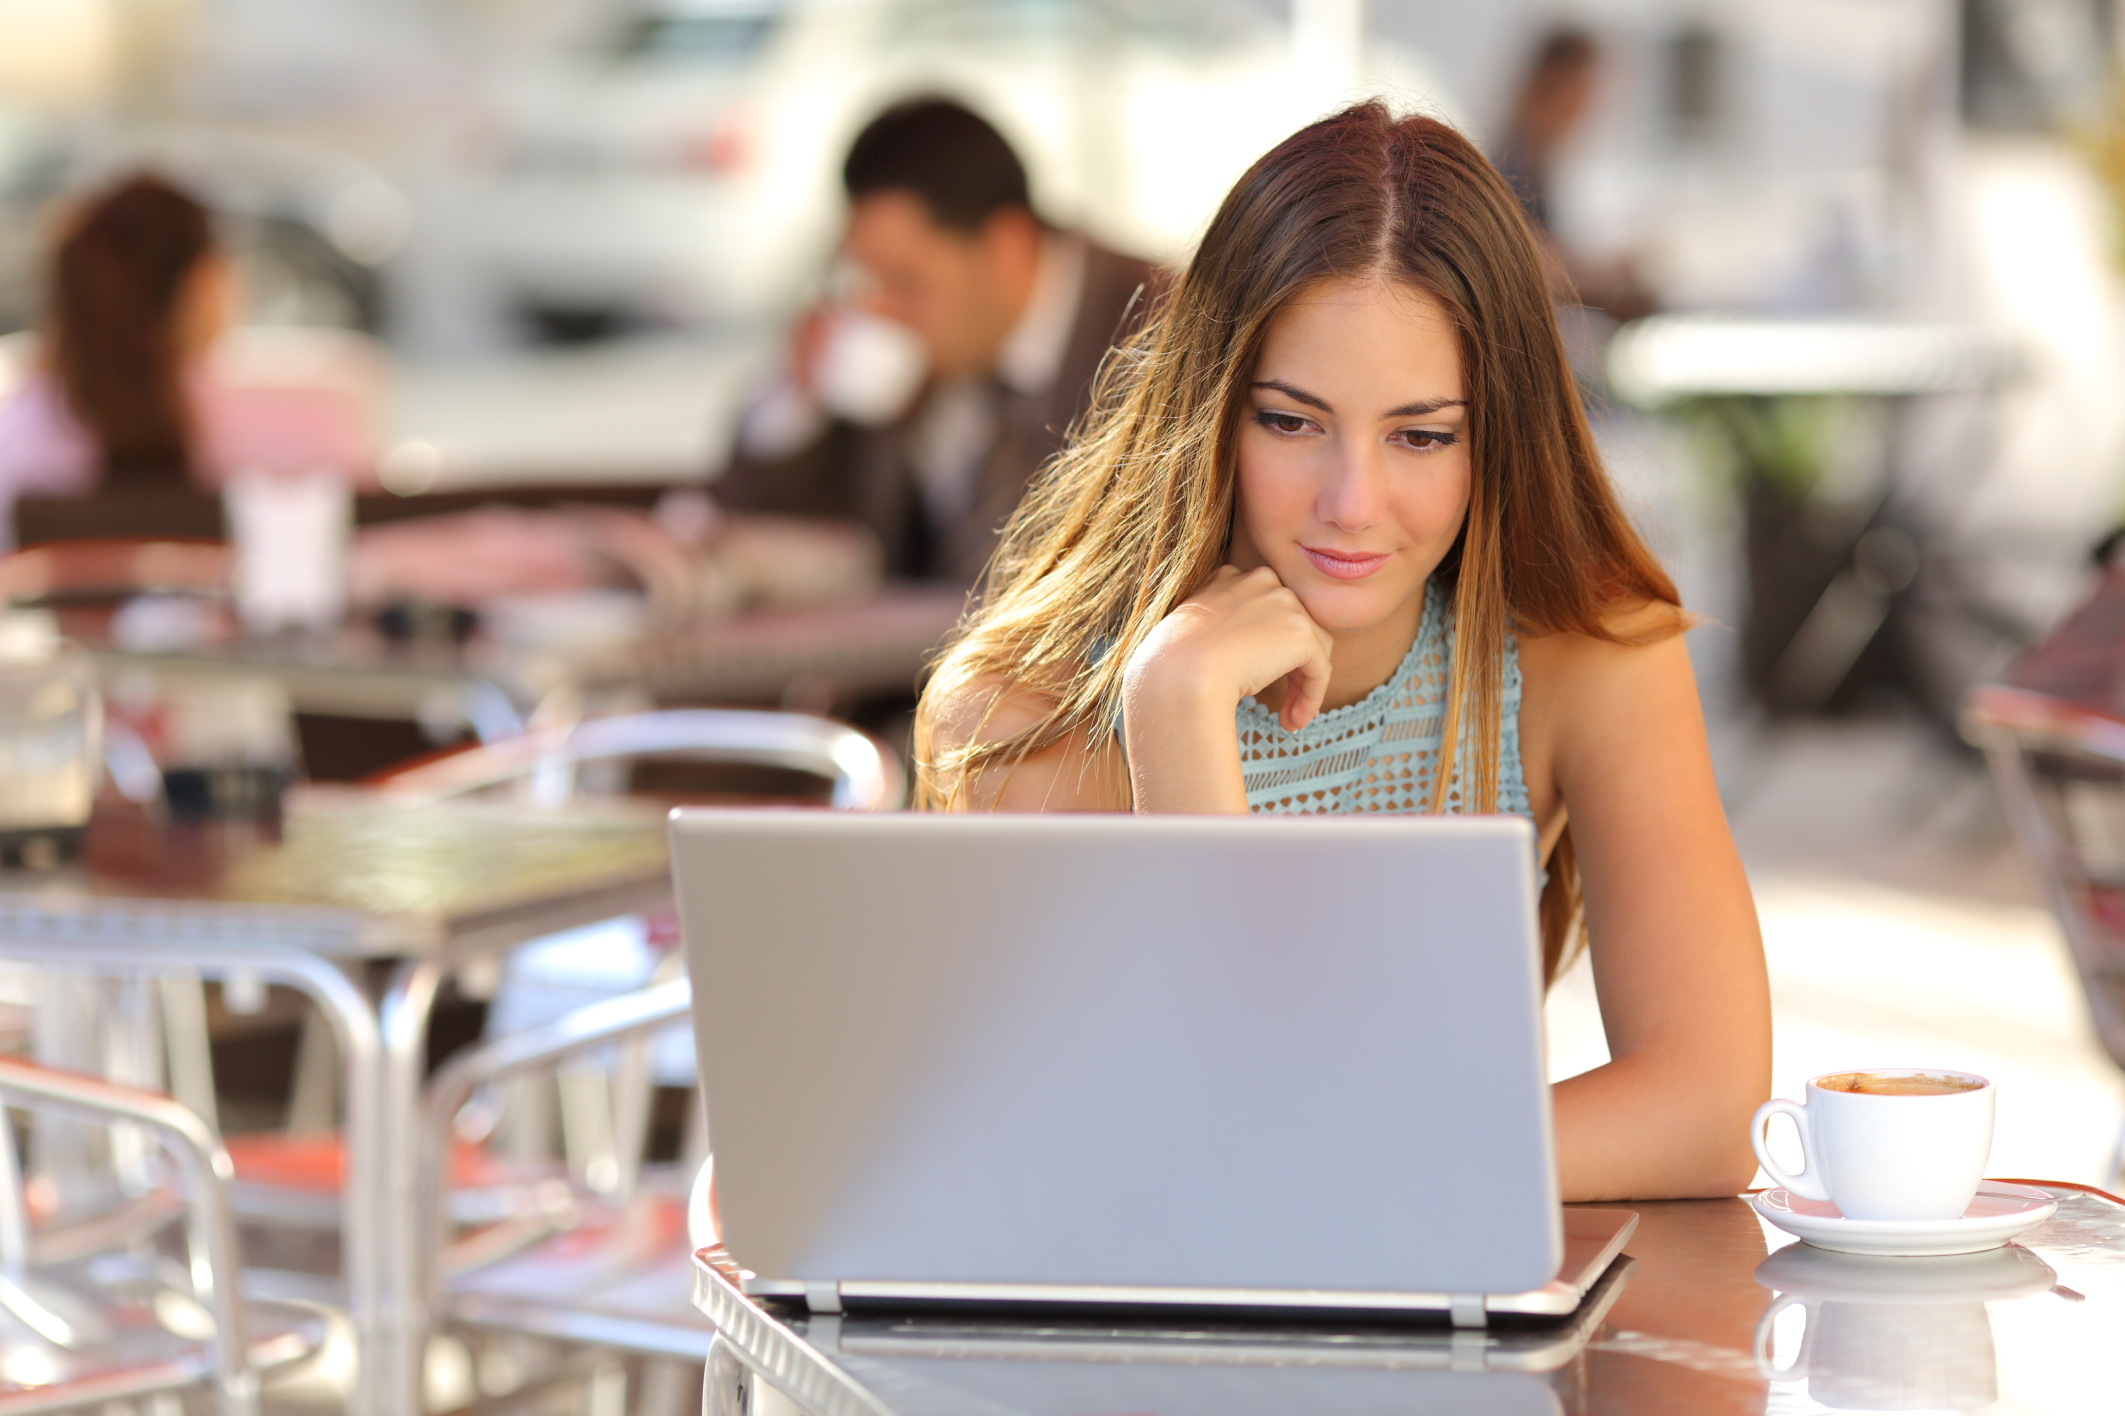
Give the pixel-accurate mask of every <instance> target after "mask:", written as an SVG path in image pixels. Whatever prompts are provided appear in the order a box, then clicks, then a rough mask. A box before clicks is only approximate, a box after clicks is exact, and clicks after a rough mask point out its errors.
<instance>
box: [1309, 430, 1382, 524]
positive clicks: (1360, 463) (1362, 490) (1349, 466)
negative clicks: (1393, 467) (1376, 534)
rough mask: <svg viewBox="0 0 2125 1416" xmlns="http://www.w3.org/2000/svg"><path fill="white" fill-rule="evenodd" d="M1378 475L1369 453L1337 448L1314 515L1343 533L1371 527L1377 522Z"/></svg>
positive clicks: (1375, 462) (1377, 465)
mask: <svg viewBox="0 0 2125 1416" xmlns="http://www.w3.org/2000/svg"><path fill="white" fill-rule="evenodd" d="M1380 472H1381V469H1380V467H1379V462H1378V459H1377V458H1376V457H1374V456H1372V450H1371V449H1369V448H1365V447H1362V446H1348V445H1346V446H1343V447H1340V448H1338V449H1337V454H1336V459H1335V463H1334V465H1333V466H1332V467H1331V468H1330V469H1329V475H1328V483H1327V485H1326V486H1324V487H1322V488H1321V495H1320V498H1319V500H1318V502H1317V503H1316V504H1315V507H1314V514H1315V515H1317V516H1319V517H1320V519H1321V520H1322V521H1324V522H1326V523H1327V524H1329V525H1330V526H1334V527H1337V528H1338V529H1340V530H1344V531H1363V530H1364V529H1365V528H1367V527H1369V526H1371V525H1372V524H1373V523H1374V522H1375V521H1378V520H1379V519H1380V503H1381V489H1380Z"/></svg>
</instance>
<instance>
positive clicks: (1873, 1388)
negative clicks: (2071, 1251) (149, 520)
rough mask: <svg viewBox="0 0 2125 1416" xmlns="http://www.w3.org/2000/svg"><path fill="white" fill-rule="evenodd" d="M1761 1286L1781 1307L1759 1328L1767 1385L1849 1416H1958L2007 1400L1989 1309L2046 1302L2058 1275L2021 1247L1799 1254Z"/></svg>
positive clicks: (1797, 1247)
mask: <svg viewBox="0 0 2125 1416" xmlns="http://www.w3.org/2000/svg"><path fill="white" fill-rule="evenodd" d="M1756 1281H1757V1282H1758V1283H1760V1284H1762V1285H1763V1286H1764V1287H1766V1288H1769V1289H1772V1290H1774V1291H1775V1292H1776V1293H1777V1295H1778V1296H1777V1297H1776V1298H1775V1299H1774V1300H1773V1302H1772V1304H1771V1306H1770V1307H1769V1308H1767V1309H1765V1310H1764V1314H1763V1316H1762V1318H1760V1319H1759V1320H1758V1321H1757V1324H1756V1337H1755V1356H1756V1363H1757V1366H1758V1367H1759V1368H1760V1369H1761V1370H1762V1371H1763V1374H1764V1375H1765V1376H1766V1377H1768V1378H1770V1379H1771V1380H1773V1381H1805V1382H1806V1383H1807V1393H1808V1395H1809V1396H1810V1397H1811V1398H1812V1399H1813V1400H1815V1401H1818V1402H1820V1403H1822V1404H1823V1405H1825V1406H1835V1407H1842V1408H1845V1409H1848V1410H1853V1411H1918V1410H1955V1411H1960V1410H1969V1409H1972V1408H1975V1407H1980V1406H1990V1405H1991V1404H1992V1403H1993V1402H1995V1401H1997V1400H1998V1399H1999V1372H1998V1357H1997V1354H1996V1352H1995V1349H1994V1346H1993V1341H1992V1318H1991V1315H1990V1314H1989V1313H1988V1312H1987V1311H1986V1308H1985V1305H1986V1304H1987V1303H1993V1302H2006V1301H2010V1300H2013V1299H2016V1298H2026V1297H2028V1296H2030V1295H2031V1294H2035V1293H2042V1292H2045V1291H2046V1290H2048V1289H2050V1288H2052V1287H2053V1286H2055V1285H2056V1284H2057V1282H2058V1274H2057V1273H2056V1272H2054V1271H2053V1269H2052V1267H2051V1265H2049V1264H2047V1263H2045V1262H2044V1261H2043V1260H2042V1259H2040V1258H2038V1257H2037V1256H2036V1255H2035V1254H2033V1253H2031V1252H2030V1251H2029V1250H2027V1249H2025V1248H2022V1247H2021V1246H2020V1245H2018V1244H2010V1245H2008V1246H2007V1247H2005V1248H2003V1249H1993V1250H1991V1251H1989V1252H1987V1253H1981V1254H1956V1255H1950V1256H1945V1257H1934V1258H1885V1257H1881V1256H1877V1255H1871V1254H1839V1253H1832V1252H1830V1251H1828V1250H1824V1249H1816V1248H1811V1247H1810V1246H1808V1245H1806V1244H1793V1245H1789V1246H1787V1247H1786V1248H1783V1249H1780V1250H1779V1251H1778V1252H1777V1253H1775V1254H1773V1255H1771V1256H1770V1257H1769V1258H1768V1259H1765V1260H1764V1261H1763V1263H1762V1264H1761V1265H1759V1266H1758V1267H1757V1270H1756ZM1788 1315H1792V1316H1791V1317H1789V1316H1788ZM1793 1318H1797V1319H1798V1320H1799V1321H1798V1324H1797V1326H1798V1331H1797V1332H1795V1331H1794V1330H1793V1329H1794V1327H1795V1326H1796V1324H1795V1323H1794V1321H1793Z"/></svg>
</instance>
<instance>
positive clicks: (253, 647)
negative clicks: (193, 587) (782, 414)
mask: <svg viewBox="0 0 2125 1416" xmlns="http://www.w3.org/2000/svg"><path fill="white" fill-rule="evenodd" d="M965 607H966V592H965V591H964V590H963V589H960V588H955V587H949V586H942V587H941V586H931V585H902V586H888V587H886V588H885V589H883V590H881V591H880V592H879V593H877V594H875V595H872V596H870V597H868V598H865V599H861V600H855V601H850V602H848V603H845V604H838V605H822V606H814V607H809V608H801V609H758V610H751V611H747V612H745V613H742V614H737V615H732V616H730V617H727V618H722V619H709V620H704V621H701V622H699V623H695V624H690V625H677V626H666V627H651V628H649V629H647V630H645V631H644V632H642V633H640V634H636V635H623V636H619V637H612V638H609V637H601V636H586V637H582V638H578V639H574V640H568V639H561V640H556V641H554V642H549V643H543V644H540V643H510V642H502V641H493V640H488V639H476V640H475V641H474V642H472V643H471V644H468V645H465V646H463V647H459V646H454V645H438V644H413V645H394V644H392V643H390V642H389V641H387V640H385V639H384V638H382V637H381V636H379V635H377V634H376V633H374V632H373V631H370V630H367V629H365V628H362V627H360V626H350V627H349V628H347V629H346V630H344V631H340V632H335V633H331V634H324V635H283V636H279V637H274V638H268V639H263V640H253V639H241V638H229V639H226V640H220V639H209V640H206V641H203V642H201V643H198V644H193V645H187V646H183V647H175V646H162V647H155V646H151V645H145V644H135V645H131V646H127V645H122V644H119V643H116V642H114V641H111V640H109V639H108V638H103V639H91V640H90V641H89V642H88V647H89V649H90V652H91V654H92V655H93V656H94V658H95V659H96V661H97V663H98V665H99V667H100V669H101V671H102V673H103V675H104V677H105V679H106V680H107V681H115V680H116V679H118V678H119V677H121V676H123V675H124V674H126V673H128V672H133V671H140V670H146V671H149V672H163V673H178V674H207V675H213V674H237V675H244V676H247V677H250V676H256V677H263V678H267V679H271V680H273V681H274V682H275V683H277V684H279V685H280V686H281V688H282V689H283V690H284V691H285V692H286V694H287V696H288V701H289V704H290V706H291V707H292V708H293V710H294V711H296V712H298V713H320V714H330V715H334V716H340V717H349V718H376V719H385V720H391V721H405V722H414V721H417V722H421V723H432V724H438V725H462V726H464V727H467V728H469V729H471V731H472V732H473V734H474V735H475V736H476V737H479V738H480V739H482V740H483V741H490V742H491V741H494V740H496V739H499V738H503V737H509V736H513V735H515V734H516V733H519V732H521V731H523V728H524V724H525V722H526V720H527V719H528V718H529V717H530V716H531V715H532V714H533V713H534V712H535V711H536V710H537V709H538V708H539V707H540V705H541V704H544V703H547V702H549V701H554V702H559V701H569V702H573V703H575V704H578V705H582V704H597V703H601V702H607V701H614V702H621V703H625V704H627V705H628V706H630V707H635V706H640V704H641V702H642V700H643V698H645V697H646V698H648V699H650V700H651V701H654V702H659V703H776V702H784V701H793V700H803V701H831V700H834V699H843V700H846V699H854V698H861V697H864V696H867V695H873V694H886V693H904V692H912V691H913V689H914V687H915V684H916V682H917V681H918V680H919V679H920V677H921V675H922V671H923V669H924V667H925V665H926V664H927V663H928V661H929V656H930V654H931V651H933V650H934V649H935V648H936V646H937V644H938V641H940V640H941V639H943V638H944V636H945V634H946V633H947V632H948V631H949V630H950V629H951V628H952V626H953V625H954V624H955V623H957V622H958V619H959V616H960V614H961V613H962V612H963V610H964V609H965Z"/></svg>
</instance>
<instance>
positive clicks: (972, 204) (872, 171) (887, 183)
mask: <svg viewBox="0 0 2125 1416" xmlns="http://www.w3.org/2000/svg"><path fill="white" fill-rule="evenodd" d="M841 182H842V185H843V186H844V187H845V188H847V190H848V194H849V200H850V201H860V200H862V199H863V198H865V197H868V196H874V195H876V194H878V193H880V192H891V191H904V192H912V193H914V195H915V196H916V197H918V198H920V199H921V201H922V204H923V205H924V206H926V207H928V208H929V211H930V219H931V220H933V221H935V222H936V223H937V224H938V225H939V226H945V227H949V228H951V229H953V230H955V231H963V232H974V231H978V230H980V229H981V226H982V223H984V222H986V221H987V220H988V219H989V218H990V217H991V216H994V215H995V214H996V213H997V212H999V211H1001V210H1003V209H1004V208H1006V207H1022V208H1024V209H1026V210H1028V211H1030V210H1032V207H1033V203H1032V199H1031V197H1030V196H1029V195H1028V193H1027V189H1026V169H1025V167H1024V166H1023V165H1022V164H1021V163H1020V162H1019V160H1018V154H1016V153H1014V152H1012V151H1011V145H1010V144H1009V143H1007V142H1005V141H1004V137H1003V134H1001V133H999V132H997V131H996V130H995V129H994V128H992V127H990V126H989V124H988V122H987V121H986V120H984V119H982V118H981V117H979V116H978V115H976V114H974V113H972V112H970V111H968V110H967V109H965V108H962V107H961V106H960V105H958V104H956V103H954V102H952V101H951V100H950V99H944V98H921V99H913V100H910V101H909V102H906V103H900V104H895V105H894V106H893V107H891V108H888V109H887V110H886V111H885V112H883V113H881V114H879V115H878V116H877V117H876V118H874V119H872V120H871V122H870V124H869V126H867V127H866V128H864V130H863V131H862V132H861V133H858V134H857V135H856V141H855V144H854V145H853V146H852V147H850V149H849V156H848V161H847V162H846V163H844V164H842V168H841Z"/></svg>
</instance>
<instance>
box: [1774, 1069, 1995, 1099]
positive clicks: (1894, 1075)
mask: <svg viewBox="0 0 2125 1416" xmlns="http://www.w3.org/2000/svg"><path fill="white" fill-rule="evenodd" d="M1815 1082H1816V1085H1817V1086H1820V1087H1821V1088H1822V1089H1823V1090H1824V1091H1835V1092H1850V1093H1853V1094H1855V1095H1858V1096H1952V1095H1954V1094H1955V1093H1956V1092H1966V1091H1976V1090H1977V1089H1978V1088H1979V1087H1981V1086H1983V1085H1984V1083H1983V1082H1981V1081H1979V1080H1977V1079H1976V1078H1975V1077H1964V1076H1957V1075H1954V1074H1952V1073H1948V1072H1834V1073H1832V1074H1831V1075H1829V1076H1827V1077H1817V1078H1816V1079H1815Z"/></svg>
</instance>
